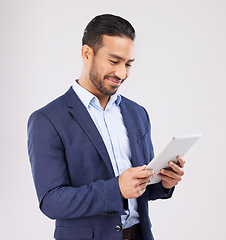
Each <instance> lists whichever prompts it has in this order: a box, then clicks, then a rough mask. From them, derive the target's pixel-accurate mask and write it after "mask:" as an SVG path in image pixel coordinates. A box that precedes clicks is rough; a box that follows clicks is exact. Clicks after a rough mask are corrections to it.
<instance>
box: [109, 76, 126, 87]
mask: <svg viewBox="0 0 226 240" xmlns="http://www.w3.org/2000/svg"><path fill="white" fill-rule="evenodd" d="M106 79H107V81H108V83H109V84H110V85H111V86H113V87H119V86H120V84H121V83H122V80H121V79H117V78H115V77H106Z"/></svg>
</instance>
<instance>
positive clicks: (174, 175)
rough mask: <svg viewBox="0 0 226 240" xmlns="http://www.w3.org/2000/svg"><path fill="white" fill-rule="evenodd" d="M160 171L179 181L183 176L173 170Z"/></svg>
mask: <svg viewBox="0 0 226 240" xmlns="http://www.w3.org/2000/svg"><path fill="white" fill-rule="evenodd" d="M160 173H161V174H162V175H164V176H167V177H170V178H172V179H175V180H178V181H180V180H181V176H182V175H179V174H177V173H175V172H173V171H171V170H166V169H161V171H160Z"/></svg>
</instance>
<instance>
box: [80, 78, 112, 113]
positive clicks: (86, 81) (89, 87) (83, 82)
mask: <svg viewBox="0 0 226 240" xmlns="http://www.w3.org/2000/svg"><path fill="white" fill-rule="evenodd" d="M78 83H79V85H80V86H82V87H83V88H85V89H86V90H87V91H89V92H90V93H92V94H93V95H95V96H96V97H97V98H98V100H99V102H100V105H101V107H102V108H103V109H105V108H106V106H107V103H108V101H109V99H110V96H108V95H106V94H103V93H101V92H100V91H99V90H98V89H96V87H95V86H94V85H93V84H92V85H90V84H89V83H90V80H89V78H88V76H85V75H84V74H83V73H82V74H81V76H80V78H79V80H78Z"/></svg>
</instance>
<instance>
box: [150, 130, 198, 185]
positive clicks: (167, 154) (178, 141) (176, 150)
mask: <svg viewBox="0 0 226 240" xmlns="http://www.w3.org/2000/svg"><path fill="white" fill-rule="evenodd" d="M200 137H201V134H193V135H185V136H177V137H172V139H171V140H170V141H169V143H168V144H167V145H166V146H165V148H163V150H162V151H161V152H160V153H159V154H158V155H156V156H155V157H154V158H153V159H152V161H151V162H150V163H149V164H148V165H147V169H153V170H154V171H155V174H156V176H155V177H154V178H152V179H151V181H150V183H149V184H154V183H158V182H160V181H161V179H160V178H159V177H158V176H157V174H158V173H160V170H161V169H162V168H169V165H168V162H169V161H170V160H172V161H173V162H175V163H177V162H178V161H177V156H178V155H180V156H181V157H183V156H184V155H185V153H187V151H188V150H189V149H190V148H191V147H192V146H193V145H194V143H195V142H196V141H197V140H198V139H199V138H200Z"/></svg>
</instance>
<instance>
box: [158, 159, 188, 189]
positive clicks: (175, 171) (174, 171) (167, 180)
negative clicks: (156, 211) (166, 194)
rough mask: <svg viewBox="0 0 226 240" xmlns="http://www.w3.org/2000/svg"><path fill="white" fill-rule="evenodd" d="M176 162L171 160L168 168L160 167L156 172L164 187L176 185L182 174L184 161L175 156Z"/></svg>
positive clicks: (168, 187)
mask: <svg viewBox="0 0 226 240" xmlns="http://www.w3.org/2000/svg"><path fill="white" fill-rule="evenodd" d="M177 160H178V163H177V164H176V163H174V162H173V161H169V163H168V164H169V166H170V168H171V169H170V170H167V169H161V170H160V172H161V173H159V174H158V177H159V178H161V179H162V186H163V187H164V188H167V189H170V188H172V187H174V186H176V185H177V184H178V183H179V182H180V181H181V180H182V176H183V175H184V171H183V167H184V164H185V162H184V161H183V160H182V158H181V156H177Z"/></svg>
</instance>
